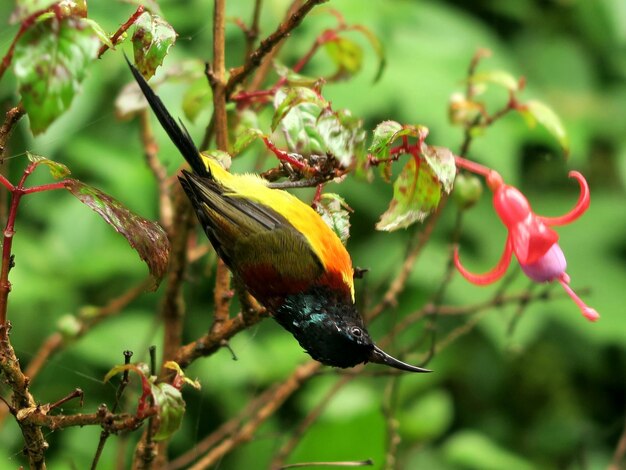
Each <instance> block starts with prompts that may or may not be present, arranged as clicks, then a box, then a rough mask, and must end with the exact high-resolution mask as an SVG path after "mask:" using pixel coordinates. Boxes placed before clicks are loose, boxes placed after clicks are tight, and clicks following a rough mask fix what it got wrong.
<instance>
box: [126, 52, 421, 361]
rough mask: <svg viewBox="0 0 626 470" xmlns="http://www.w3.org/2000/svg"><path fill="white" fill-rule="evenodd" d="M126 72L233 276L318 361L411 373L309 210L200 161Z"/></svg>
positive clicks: (256, 181) (262, 183)
mask: <svg viewBox="0 0 626 470" xmlns="http://www.w3.org/2000/svg"><path fill="white" fill-rule="evenodd" d="M126 62H127V63H128V65H129V67H130V70H131V72H132V74H133V76H134V78H135V80H136V81H137V83H138V85H139V88H140V89H141V91H142V92H143V95H144V96H145V98H146V100H147V102H148V104H149V105H150V107H151V108H152V110H153V112H154V114H155V115H156V117H157V119H158V121H159V122H160V124H161V126H162V127H163V129H164V130H165V132H166V133H167V134H168V136H169V138H170V139H171V140H172V142H173V143H174V144H175V145H176V147H177V148H178V150H179V152H180V153H181V154H182V156H183V157H184V159H185V160H186V161H187V163H188V164H189V166H190V167H191V170H192V171H191V172H190V171H187V170H182V172H181V175H179V181H180V183H181V185H182V188H183V190H184V192H185V193H186V195H187V196H188V198H189V200H190V201H191V204H192V206H193V208H194V210H195V212H196V215H197V218H198V221H199V222H200V225H201V226H202V228H203V229H204V232H205V233H206V236H207V237H208V239H209V241H210V242H211V244H212V245H213V247H214V248H215V251H216V252H217V254H218V255H219V256H220V258H221V259H222V260H223V261H224V263H225V264H226V265H227V266H228V268H229V269H230V271H231V273H232V274H233V276H234V277H235V278H237V280H238V281H239V282H240V283H241V284H243V285H244V286H245V288H246V289H247V291H248V292H249V293H250V294H252V295H253V296H254V297H255V298H256V299H257V300H258V301H259V302H260V303H261V304H262V305H263V306H264V307H265V308H266V309H267V310H268V311H269V312H270V313H271V316H272V317H273V318H274V319H275V320H276V321H277V322H278V323H279V324H280V325H281V326H282V327H283V328H285V329H286V330H287V331H288V332H290V333H291V334H292V335H293V336H294V337H295V339H296V340H297V341H298V342H299V344H300V346H301V347H302V348H303V349H304V350H305V351H306V352H307V353H308V354H309V355H310V356H311V357H312V358H313V359H315V360H317V361H319V362H321V363H323V364H326V365H329V366H333V367H339V368H348V367H354V366H356V365H358V364H361V363H367V362H373V363H379V364H384V365H387V366H390V367H393V368H396V369H400V370H403V371H410V372H430V370H428V369H424V368H422V367H417V366H413V365H410V364H407V363H405V362H402V361H400V360H398V359H396V358H394V357H393V356H391V355H389V354H387V353H386V352H385V351H383V350H382V349H381V348H380V347H378V346H377V345H376V344H375V343H374V341H373V340H372V338H371V337H370V335H369V333H368V331H367V329H366V327H365V325H364V322H363V318H362V317H361V315H360V314H359V312H358V310H357V308H356V306H355V301H354V284H353V278H354V270H353V267H352V260H351V258H350V255H349V254H348V252H347V250H346V248H345V247H344V246H343V244H342V243H341V241H340V240H339V238H338V237H337V235H336V234H335V233H334V232H333V231H332V230H331V229H330V228H329V227H328V225H327V224H326V223H325V222H324V221H323V219H322V218H321V217H320V215H319V214H318V213H317V212H315V210H313V208H312V207H311V206H309V205H307V204H305V203H304V202H302V201H301V200H300V199H298V198H297V197H296V196H294V195H292V194H291V193H289V192H287V191H284V190H280V189H273V188H270V187H268V182H267V181H266V180H264V179H263V178H261V177H260V176H258V175H255V174H233V173H230V172H228V171H226V170H225V169H224V168H222V166H221V165H220V164H219V163H218V162H217V161H216V160H214V159H212V158H210V157H208V156H205V155H203V154H201V153H200V152H199V150H198V148H197V147H196V145H195V144H194V142H193V139H192V138H191V136H190V134H189V132H188V131H187V129H186V128H185V126H184V124H183V123H182V121H180V124H179V123H177V122H176V120H175V119H174V118H173V117H172V115H171V114H170V113H169V111H168V110H167V109H166V107H165V105H164V104H163V102H162V101H161V99H160V98H159V97H158V96H157V95H156V93H155V92H154V91H153V90H152V88H151V87H150V85H149V84H148V83H147V81H146V80H145V79H144V77H143V76H142V74H141V73H140V72H139V70H137V68H136V67H135V66H134V65H133V64H132V63H131V62H130V61H129V60H128V58H126Z"/></svg>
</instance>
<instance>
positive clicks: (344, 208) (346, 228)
mask: <svg viewBox="0 0 626 470" xmlns="http://www.w3.org/2000/svg"><path fill="white" fill-rule="evenodd" d="M315 210H316V211H317V213H318V214H319V215H321V216H322V219H323V220H324V222H326V225H328V226H329V227H330V228H331V230H332V231H333V232H335V234H336V235H337V236H338V237H339V239H340V240H341V243H343V244H344V245H345V244H346V243H347V241H348V238H349V237H350V214H349V211H350V212H351V211H352V209H351V208H350V206H348V205H347V204H346V201H345V200H344V199H343V198H342V197H341V196H339V195H338V194H334V193H324V194H322V199H321V201H319V202H318V203H316V204H315Z"/></svg>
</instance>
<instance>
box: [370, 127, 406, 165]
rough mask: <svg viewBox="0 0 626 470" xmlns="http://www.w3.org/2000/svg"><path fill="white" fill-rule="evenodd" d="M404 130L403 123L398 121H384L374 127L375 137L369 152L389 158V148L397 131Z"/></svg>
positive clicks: (377, 156)
mask: <svg viewBox="0 0 626 470" xmlns="http://www.w3.org/2000/svg"><path fill="white" fill-rule="evenodd" d="M401 130H402V124H400V123H399V122H396V121H383V122H381V123H380V124H378V125H377V126H376V128H375V129H374V137H373V139H372V145H370V147H369V152H370V153H371V154H372V155H374V156H375V157H376V158H389V149H390V148H391V143H392V142H393V140H394V139H395V135H396V133H397V132H400V131H401Z"/></svg>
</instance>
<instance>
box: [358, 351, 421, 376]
mask: <svg viewBox="0 0 626 470" xmlns="http://www.w3.org/2000/svg"><path fill="white" fill-rule="evenodd" d="M369 361H370V362H376V363H377V364H385V365H387V366H390V367H395V368H396V369H400V370H406V371H409V372H432V371H431V370H429V369H423V368H421V367H417V366H412V365H411V364H407V363H406V362H402V361H399V360H398V359H396V358H395V357H393V356H390V355H389V354H387V353H386V352H385V351H383V350H382V349H380V348H379V347H378V346H376V345H374V349H373V350H372V353H371V354H370V357H369Z"/></svg>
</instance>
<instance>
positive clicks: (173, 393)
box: [152, 383, 185, 441]
mask: <svg viewBox="0 0 626 470" xmlns="http://www.w3.org/2000/svg"><path fill="white" fill-rule="evenodd" d="M152 395H153V397H154V404H155V405H156V406H158V408H159V414H158V416H159V427H158V429H157V431H156V432H155V433H154V436H153V437H152V438H153V439H154V440H155V441H163V440H165V439H168V438H170V437H171V436H172V435H173V434H174V433H175V432H176V431H177V430H178V428H180V425H181V423H182V422H183V416H184V415H185V400H183V396H182V394H181V393H180V390H178V389H177V388H175V387H173V386H172V385H170V384H168V383H160V384H157V385H155V386H153V387H152Z"/></svg>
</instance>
